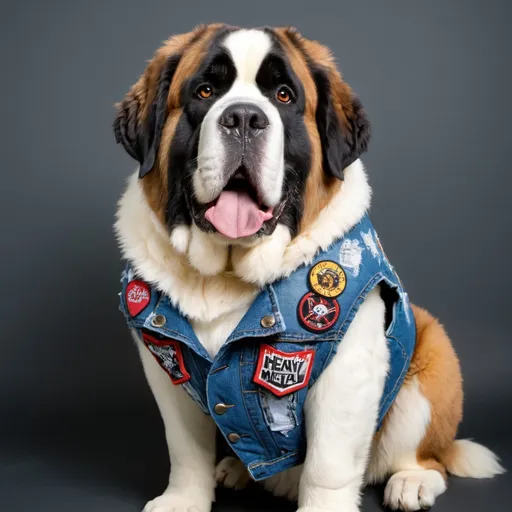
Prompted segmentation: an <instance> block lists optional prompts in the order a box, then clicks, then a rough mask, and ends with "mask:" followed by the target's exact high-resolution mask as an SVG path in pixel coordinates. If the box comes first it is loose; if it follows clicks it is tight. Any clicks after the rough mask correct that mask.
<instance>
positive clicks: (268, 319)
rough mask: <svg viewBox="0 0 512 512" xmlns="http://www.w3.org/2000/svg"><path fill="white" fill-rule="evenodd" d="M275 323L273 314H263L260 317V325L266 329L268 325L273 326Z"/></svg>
mask: <svg viewBox="0 0 512 512" xmlns="http://www.w3.org/2000/svg"><path fill="white" fill-rule="evenodd" d="M275 324H276V317H275V316H273V315H265V316H264V317H263V318H262V319H261V326H262V327H265V328H266V329H269V328H270V327H274V325H275Z"/></svg>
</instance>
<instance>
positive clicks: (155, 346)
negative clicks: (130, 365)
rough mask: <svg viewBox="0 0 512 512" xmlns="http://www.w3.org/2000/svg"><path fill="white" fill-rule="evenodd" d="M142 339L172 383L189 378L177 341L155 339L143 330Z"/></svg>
mask: <svg viewBox="0 0 512 512" xmlns="http://www.w3.org/2000/svg"><path fill="white" fill-rule="evenodd" d="M142 339H143V340H144V343H145V344H146V347H147V348H148V349H149V351H150V352H151V353H152V354H153V356H154V358H155V359H156V361H157V362H158V364H159V365H160V366H161V367H162V368H163V369H164V370H165V372H166V373H167V374H168V375H169V377H171V381H172V383H173V384H183V382H187V381H189V380H190V373H188V371H187V369H186V368H185V362H184V361H183V353H182V352H181V345H180V343H179V342H178V341H175V340H171V339H168V338H166V339H164V340H157V339H156V338H153V336H151V335H149V334H147V333H145V332H143V333H142Z"/></svg>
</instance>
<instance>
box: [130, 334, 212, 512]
mask: <svg viewBox="0 0 512 512" xmlns="http://www.w3.org/2000/svg"><path fill="white" fill-rule="evenodd" d="M135 337H136V338H137V346H138V347H139V352H140V357H141V360H142V364H143V366H144V372H145V373H146V377H147V379H148V382H149V385H150V387H151V391H152V392H153V395H154V396H155V400H156V402H157V404H158V407H159V409H160V414H161V415H162V418H163V420H164V425H165V436H166V438H167V446H168V448H169V458H170V461H171V474H170V477H169V485H168V486H167V489H166V490H165V491H164V493H163V494H162V495H161V496H159V497H157V498H155V499H154V500H151V501H150V502H148V504H147V505H146V506H145V508H144V512H209V511H210V508H211V504H212V501H213V496H214V492H215V478H214V468H215V424H214V422H213V420H212V419H211V417H210V416H207V415H206V414H204V413H203V412H202V410H201V409H200V407H199V405H198V404H196V403H194V401H193V400H192V399H191V398H190V397H189V396H188V394H187V393H186V391H185V390H184V389H183V388H182V387H181V386H179V385H178V386H175V385H174V384H173V383H172V382H171V379H170V378H169V376H168V375H167V374H166V373H165V372H164V370H162V368H161V367H160V365H159V364H158V363H157V362H156V361H155V359H154V357H153V356H152V355H151V353H150V352H149V350H148V349H147V348H146V347H145V346H144V345H143V344H142V342H141V341H140V340H139V339H138V337H137V336H136V335H135Z"/></svg>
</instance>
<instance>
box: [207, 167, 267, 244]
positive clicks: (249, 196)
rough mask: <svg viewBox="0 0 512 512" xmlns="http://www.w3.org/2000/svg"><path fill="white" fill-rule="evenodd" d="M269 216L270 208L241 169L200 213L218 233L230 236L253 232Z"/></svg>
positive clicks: (239, 236)
mask: <svg viewBox="0 0 512 512" xmlns="http://www.w3.org/2000/svg"><path fill="white" fill-rule="evenodd" d="M273 216H274V209H273V208H272V207H269V206H267V205H265V204H264V203H263V202H262V200H261V199H260V195H259V193H258V190H257V189H256V187H254V186H253V185H252V184H251V183H250V182H249V180H248V179H247V177H246V174H245V172H244V169H243V168H240V169H239V170H238V171H237V172H236V173H235V174H234V175H233V177H232V178H231V179H230V180H229V181H228V183H227V184H226V186H225V187H224V189H223V190H222V192H221V193H220V194H219V196H218V197H217V199H215V201H213V202H212V203H211V204H210V205H209V207H208V209H207V210H206V211H205V214H204V217H205V219H206V220H207V221H208V222H210V224H211V225H212V226H213V227H214V228H215V229H216V230H217V231H218V232H219V233H221V234H223V235H224V236H226V237H228V238H232V239H236V238H244V237H248V236H251V235H254V234H255V233H257V232H258V231H259V230H260V229H261V227H262V226H263V224H264V223H265V222H267V221H269V220H270V219H272V218H273Z"/></svg>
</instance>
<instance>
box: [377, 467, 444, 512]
mask: <svg viewBox="0 0 512 512" xmlns="http://www.w3.org/2000/svg"><path fill="white" fill-rule="evenodd" d="M444 491H446V482H445V481H444V478H443V477H442V475H441V473H439V471H436V470H434V469H427V470H412V471H400V472H399V473H396V474H394V475H393V476H392V477H391V478H390V479H389V482H388V483H387V485H386V489H385V490H384V505H387V506H388V507H389V508H390V509H391V510H404V511H407V512H412V511H414V510H422V509H425V508H430V507H432V506H433V505H434V502H435V501H436V498H437V497H438V496H439V495H440V494H442V493H443V492H444Z"/></svg>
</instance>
